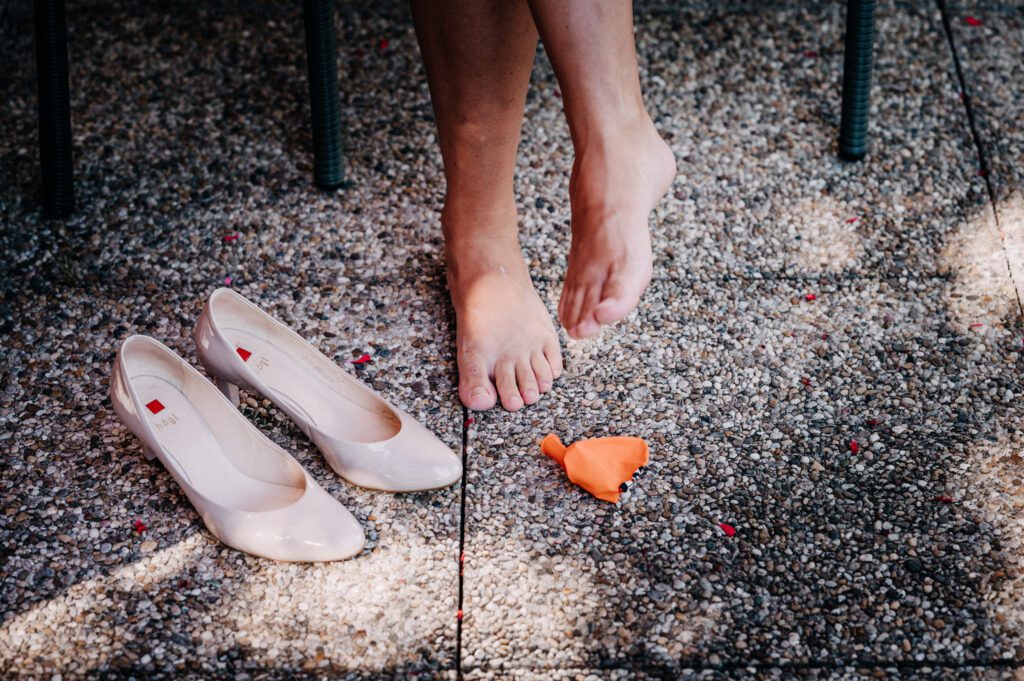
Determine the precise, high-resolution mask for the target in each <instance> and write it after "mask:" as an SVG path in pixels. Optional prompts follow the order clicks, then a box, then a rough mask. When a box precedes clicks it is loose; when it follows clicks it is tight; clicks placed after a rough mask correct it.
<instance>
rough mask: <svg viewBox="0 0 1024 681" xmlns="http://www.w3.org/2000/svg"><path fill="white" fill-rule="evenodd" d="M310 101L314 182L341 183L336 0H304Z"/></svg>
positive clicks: (333, 185)
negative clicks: (335, 20) (335, 32)
mask: <svg viewBox="0 0 1024 681" xmlns="http://www.w3.org/2000/svg"><path fill="white" fill-rule="evenodd" d="M302 11H303V16H304V17H305V21H306V62H307V67H308V68H309V103H310V109H311V110H312V114H313V181H314V182H316V184H317V185H318V186H320V187H323V188H324V189H336V188H337V187H339V186H341V184H342V182H343V180H344V177H345V173H344V168H343V166H342V163H341V154H342V148H341V105H340V103H339V100H338V65H337V55H338V46H337V39H336V38H335V35H334V3H333V0H303V7H302Z"/></svg>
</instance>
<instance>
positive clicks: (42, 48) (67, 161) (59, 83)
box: [34, 0, 75, 218]
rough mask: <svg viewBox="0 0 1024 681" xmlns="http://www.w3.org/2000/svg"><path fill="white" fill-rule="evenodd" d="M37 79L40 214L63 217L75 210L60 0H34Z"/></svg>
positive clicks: (64, 28)
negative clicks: (41, 174)
mask: <svg viewBox="0 0 1024 681" xmlns="http://www.w3.org/2000/svg"><path fill="white" fill-rule="evenodd" d="M34 11H35V25H36V26H35V28H36V62H37V69H38V71H37V78H38V81H39V164H40V166H41V167H42V171H43V214H44V215H46V216H47V217H57V218H66V217H68V216H70V215H71V213H72V212H73V211H74V210H75V182H74V170H73V168H72V165H71V106H70V91H69V89H68V28H67V18H66V13H65V9H64V0H35V10H34Z"/></svg>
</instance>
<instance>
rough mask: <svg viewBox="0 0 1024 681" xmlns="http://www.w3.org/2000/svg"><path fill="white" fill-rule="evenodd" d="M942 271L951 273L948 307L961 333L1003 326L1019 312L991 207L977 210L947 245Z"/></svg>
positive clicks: (940, 265)
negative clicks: (973, 329)
mask: <svg viewBox="0 0 1024 681" xmlns="http://www.w3.org/2000/svg"><path fill="white" fill-rule="evenodd" d="M939 271H940V272H941V273H943V274H948V275H949V277H950V286H949V290H948V292H947V294H946V295H947V300H946V304H947V306H948V308H949V310H950V312H951V314H952V316H953V319H954V321H955V322H956V323H957V324H959V325H960V327H961V329H960V330H961V331H962V330H964V329H969V328H976V327H977V326H978V325H981V324H985V325H988V326H1002V325H1003V323H1004V320H1005V319H1007V318H1008V317H1010V316H1011V315H1014V314H1016V313H1017V311H1018V310H1017V296H1016V293H1015V291H1014V288H1013V282H1012V280H1011V279H1010V272H1009V270H1008V269H1007V266H1006V251H1004V250H1003V243H1002V239H1001V238H1000V235H999V230H998V229H997V228H996V222H995V214H994V213H993V212H992V207H991V206H990V205H987V204H986V205H985V206H984V207H983V208H979V209H977V210H976V211H975V212H974V213H972V214H971V215H970V216H968V219H967V220H966V221H964V222H963V223H961V224H960V225H959V226H958V227H957V229H956V231H955V232H953V234H952V235H951V236H950V237H949V240H948V241H947V242H946V246H945V249H944V250H943V253H942V259H941V262H940V264H939Z"/></svg>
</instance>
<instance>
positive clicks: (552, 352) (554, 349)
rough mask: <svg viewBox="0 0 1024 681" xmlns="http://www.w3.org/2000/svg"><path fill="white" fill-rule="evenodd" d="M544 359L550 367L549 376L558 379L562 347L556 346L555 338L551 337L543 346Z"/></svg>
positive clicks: (560, 371) (560, 369) (560, 368)
mask: <svg viewBox="0 0 1024 681" xmlns="http://www.w3.org/2000/svg"><path fill="white" fill-rule="evenodd" d="M544 359H546V360H547V361H548V366H549V367H551V378H552V379H553V380H558V377H559V376H561V375H562V348H560V347H559V346H558V341H557V340H554V339H552V340H551V341H549V342H548V343H547V344H546V345H545V346H544Z"/></svg>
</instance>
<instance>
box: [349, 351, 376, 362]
mask: <svg viewBox="0 0 1024 681" xmlns="http://www.w3.org/2000/svg"><path fill="white" fill-rule="evenodd" d="M372 361H373V357H370V356H369V355H368V354H366V353H365V352H364V353H363V354H361V355H359V356H358V357H356V358H355V359H350V360H349V362H351V363H352V364H366V363H367V362H372Z"/></svg>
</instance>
